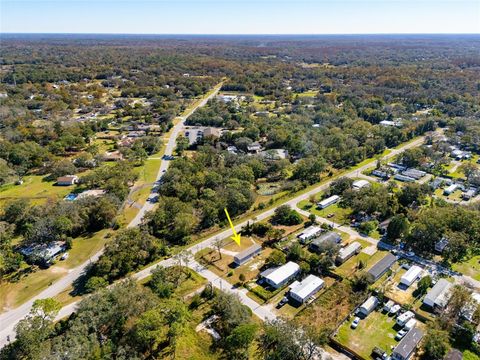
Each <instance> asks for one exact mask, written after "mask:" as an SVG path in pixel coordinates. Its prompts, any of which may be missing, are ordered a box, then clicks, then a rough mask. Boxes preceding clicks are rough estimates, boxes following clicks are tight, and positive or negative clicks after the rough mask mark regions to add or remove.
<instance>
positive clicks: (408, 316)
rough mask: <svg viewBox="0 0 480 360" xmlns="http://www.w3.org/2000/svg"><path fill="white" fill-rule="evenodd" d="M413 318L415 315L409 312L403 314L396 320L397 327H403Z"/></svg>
mask: <svg viewBox="0 0 480 360" xmlns="http://www.w3.org/2000/svg"><path fill="white" fill-rule="evenodd" d="M413 318H415V314H414V313H413V312H411V311H407V312H404V313H403V314H402V315H400V316H399V317H398V318H397V325H399V326H404V325H405V324H406V323H408V322H409V321H410V320H411V319H413Z"/></svg>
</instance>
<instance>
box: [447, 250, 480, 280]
mask: <svg viewBox="0 0 480 360" xmlns="http://www.w3.org/2000/svg"><path fill="white" fill-rule="evenodd" d="M452 268H453V270H455V271H458V272H461V273H462V274H464V275H468V276H470V277H472V278H474V279H475V280H478V281H480V255H478V256H474V257H472V258H470V259H468V260H465V261H463V262H460V263H456V264H453V265H452Z"/></svg>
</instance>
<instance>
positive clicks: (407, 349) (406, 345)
mask: <svg viewBox="0 0 480 360" xmlns="http://www.w3.org/2000/svg"><path fill="white" fill-rule="evenodd" d="M422 338H423V331H422V330H420V329H419V328H416V327H415V328H413V329H412V330H410V331H409V332H408V333H407V335H405V336H404V338H403V339H402V340H401V341H400V343H399V344H398V345H397V346H396V347H395V349H394V350H393V353H392V359H393V360H408V359H410V357H411V356H412V354H413V353H414V352H415V349H416V348H417V346H418V344H419V343H420V340H422Z"/></svg>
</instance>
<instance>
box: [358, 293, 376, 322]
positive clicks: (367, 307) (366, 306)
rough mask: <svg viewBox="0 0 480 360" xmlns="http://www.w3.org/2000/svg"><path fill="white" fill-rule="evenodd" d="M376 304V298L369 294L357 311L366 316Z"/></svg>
mask: <svg viewBox="0 0 480 360" xmlns="http://www.w3.org/2000/svg"><path fill="white" fill-rule="evenodd" d="M377 305H378V299H377V298H376V297H375V296H370V297H369V298H368V299H367V301H365V302H364V303H363V304H362V305H361V306H360V307H359V308H358V313H359V314H360V315H363V316H364V317H366V316H368V314H370V313H371V312H372V311H373V310H374V309H375V308H376V307H377Z"/></svg>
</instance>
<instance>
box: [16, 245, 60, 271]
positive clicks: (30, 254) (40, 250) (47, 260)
mask: <svg viewBox="0 0 480 360" xmlns="http://www.w3.org/2000/svg"><path fill="white" fill-rule="evenodd" d="M65 249H66V248H65V242H62V241H54V242H51V243H48V244H40V245H31V246H27V247H23V248H20V253H21V254H22V255H23V256H25V257H26V258H27V259H28V261H29V262H31V263H34V264H39V265H42V266H50V265H51V263H52V261H53V259H54V258H55V256H57V255H58V254H60V253H62V252H64V251H65Z"/></svg>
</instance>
